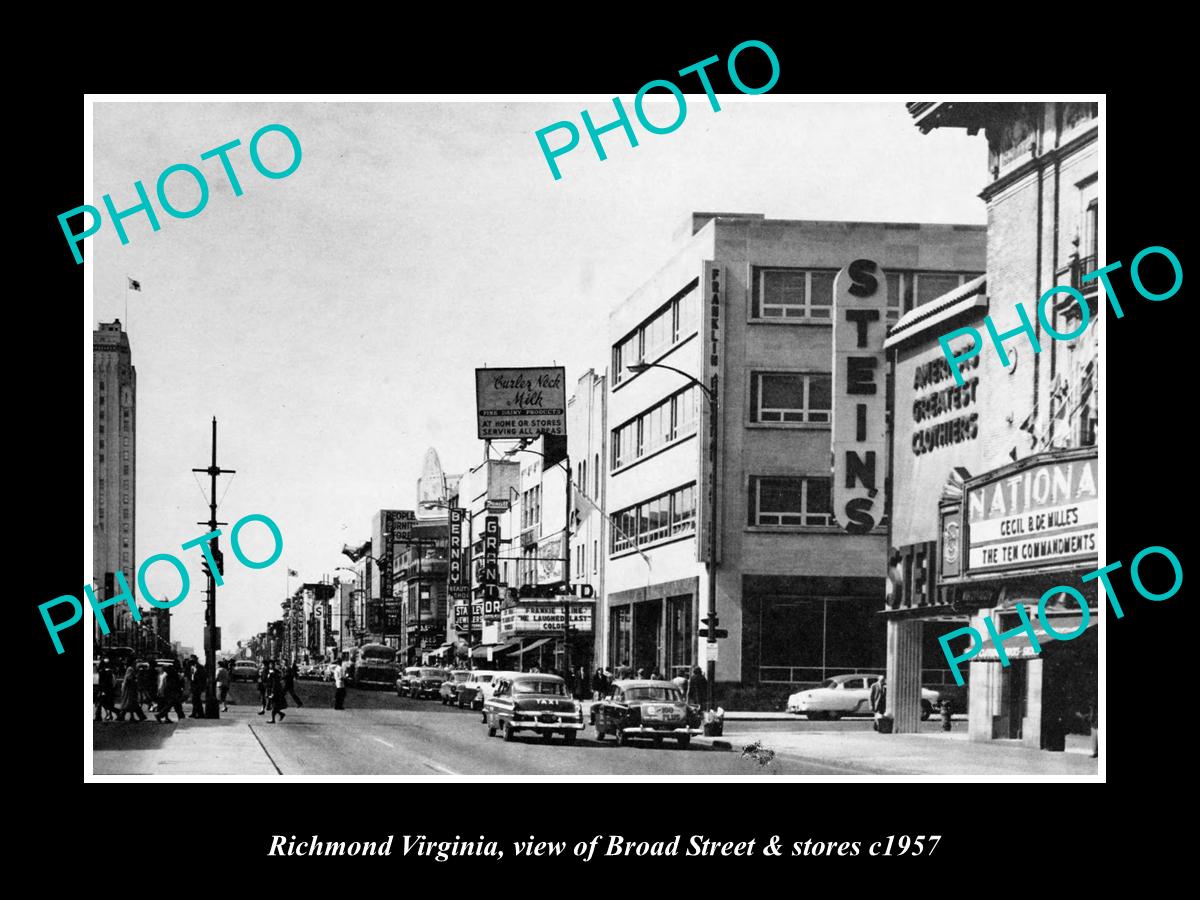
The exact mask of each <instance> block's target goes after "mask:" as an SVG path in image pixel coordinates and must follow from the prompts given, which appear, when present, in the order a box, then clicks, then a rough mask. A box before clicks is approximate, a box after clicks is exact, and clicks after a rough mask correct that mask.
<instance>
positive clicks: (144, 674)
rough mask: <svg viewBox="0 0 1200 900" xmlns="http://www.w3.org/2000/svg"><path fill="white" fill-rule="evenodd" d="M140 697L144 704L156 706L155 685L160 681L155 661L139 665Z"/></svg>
mask: <svg viewBox="0 0 1200 900" xmlns="http://www.w3.org/2000/svg"><path fill="white" fill-rule="evenodd" d="M137 683H138V699H139V701H140V702H141V704H142V705H143V706H149V707H153V706H154V693H155V687H156V685H157V683H158V673H157V672H155V671H154V663H146V664H142V665H139V666H138V670H137Z"/></svg>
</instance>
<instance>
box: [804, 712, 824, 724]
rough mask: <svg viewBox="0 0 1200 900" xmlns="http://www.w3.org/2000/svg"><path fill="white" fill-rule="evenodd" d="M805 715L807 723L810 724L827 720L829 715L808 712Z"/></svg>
mask: <svg viewBox="0 0 1200 900" xmlns="http://www.w3.org/2000/svg"><path fill="white" fill-rule="evenodd" d="M805 715H806V716H807V717H808V721H810V722H820V721H822V720H824V719H827V718H829V714H828V713H823V712H810V713H806V714H805Z"/></svg>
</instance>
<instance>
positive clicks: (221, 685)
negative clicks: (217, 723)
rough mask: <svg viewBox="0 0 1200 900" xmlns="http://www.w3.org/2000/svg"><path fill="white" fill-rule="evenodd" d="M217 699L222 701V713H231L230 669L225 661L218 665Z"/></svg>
mask: <svg viewBox="0 0 1200 900" xmlns="http://www.w3.org/2000/svg"><path fill="white" fill-rule="evenodd" d="M217 699H218V700H219V701H221V712H229V668H228V667H227V666H226V664H225V660H221V661H220V662H219V663H217Z"/></svg>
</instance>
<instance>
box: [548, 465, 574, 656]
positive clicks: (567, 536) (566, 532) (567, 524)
mask: <svg viewBox="0 0 1200 900" xmlns="http://www.w3.org/2000/svg"><path fill="white" fill-rule="evenodd" d="M543 459H544V457H543ZM563 468H564V469H566V471H567V491H566V493H567V503H566V510H565V513H564V515H563V676H564V677H565V678H567V679H568V680H569V679H570V675H571V457H570V454H568V455H567V457H566V458H565V459H564V460H563Z"/></svg>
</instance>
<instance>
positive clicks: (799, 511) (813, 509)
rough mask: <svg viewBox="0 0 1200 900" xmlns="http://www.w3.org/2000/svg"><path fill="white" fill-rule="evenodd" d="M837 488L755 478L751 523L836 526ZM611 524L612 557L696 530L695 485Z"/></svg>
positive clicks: (826, 482) (804, 479) (811, 480)
mask: <svg viewBox="0 0 1200 900" xmlns="http://www.w3.org/2000/svg"><path fill="white" fill-rule="evenodd" d="M832 486H833V481H832V479H831V478H827V477H817V476H812V477H810V476H780V475H769V476H768V475H761V476H760V475H754V476H751V478H750V490H749V493H748V495H747V524H749V525H752V526H758V527H764V528H770V527H784V526H789V525H791V526H795V525H808V526H812V525H832V524H833V509H832V506H831V504H830V491H831V489H832ZM612 521H613V529H612V541H611V544H612V552H613V553H620V552H622V551H624V550H631V549H633V548H634V547H635V546H641V545H643V544H651V543H654V542H655V541H659V540H662V539H664V538H668V537H674V536H676V535H678V534H684V533H688V532H692V531H694V530H695V528H696V485H695V484H694V483H693V484H689V485H686V486H684V487H682V488H677V489H676V490H674V491H670V492H668V493H666V494H662V495H660V496H658V497H654V498H652V499H650V500H647V501H645V502H643V503H639V504H638V505H637V506H631V507H629V508H628V509H623V510H620V511H619V512H617V513H616V514H614V515H613V517H612Z"/></svg>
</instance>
